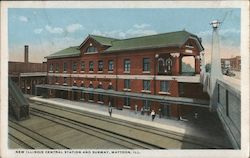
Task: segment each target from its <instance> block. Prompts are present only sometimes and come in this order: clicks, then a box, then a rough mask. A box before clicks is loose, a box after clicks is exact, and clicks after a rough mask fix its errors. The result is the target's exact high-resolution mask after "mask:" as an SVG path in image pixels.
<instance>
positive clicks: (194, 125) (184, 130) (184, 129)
mask: <svg viewBox="0 0 250 158" xmlns="http://www.w3.org/2000/svg"><path fill="white" fill-rule="evenodd" d="M28 97H30V96H28ZM30 99H31V100H34V101H41V102H45V103H50V104H56V105H59V106H64V107H70V108H73V109H78V110H83V111H88V112H92V113H98V114H101V115H106V116H109V113H108V106H106V105H100V104H96V103H89V102H77V101H70V100H65V99H60V98H49V99H44V98H41V97H37V96H35V97H34V96H33V97H30ZM112 111H113V112H112V117H114V118H118V119H122V120H127V121H130V122H136V123H140V124H144V125H148V126H152V127H156V128H161V129H165V130H169V131H173V132H177V133H181V134H183V135H189V136H194V137H200V138H203V139H206V140H211V141H215V142H218V143H220V144H221V143H222V144H224V143H228V140H227V136H226V134H225V132H224V130H223V129H222V126H221V123H220V122H218V120H216V119H215V120H214V119H213V120H211V119H210V118H207V120H199V121H198V122H193V121H191V120H190V121H185V122H184V121H179V120H171V119H165V118H159V116H156V118H155V120H154V121H151V116H150V115H145V114H144V115H141V114H140V112H138V113H137V114H136V113H135V112H134V111H131V110H129V109H123V110H117V109H115V108H113V109H112ZM211 117H214V116H211ZM210 120H211V121H210Z"/></svg>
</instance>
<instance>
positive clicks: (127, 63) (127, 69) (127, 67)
mask: <svg viewBox="0 0 250 158" xmlns="http://www.w3.org/2000/svg"><path fill="white" fill-rule="evenodd" d="M124 71H127V72H130V60H129V59H125V60H124Z"/></svg>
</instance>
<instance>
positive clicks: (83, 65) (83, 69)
mask: <svg viewBox="0 0 250 158" xmlns="http://www.w3.org/2000/svg"><path fill="white" fill-rule="evenodd" d="M81 71H85V63H84V61H82V63H81Z"/></svg>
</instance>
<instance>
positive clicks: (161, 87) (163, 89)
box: [160, 81, 170, 93]
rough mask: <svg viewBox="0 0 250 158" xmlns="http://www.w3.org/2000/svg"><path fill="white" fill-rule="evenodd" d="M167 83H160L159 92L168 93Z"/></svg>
mask: <svg viewBox="0 0 250 158" xmlns="http://www.w3.org/2000/svg"><path fill="white" fill-rule="evenodd" d="M169 88H170V87H169V81H160V92H165V93H169Z"/></svg>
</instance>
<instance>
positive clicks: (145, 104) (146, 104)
mask: <svg viewBox="0 0 250 158" xmlns="http://www.w3.org/2000/svg"><path fill="white" fill-rule="evenodd" d="M150 108H151V102H150V101H149V100H143V109H144V111H149V110H150Z"/></svg>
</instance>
